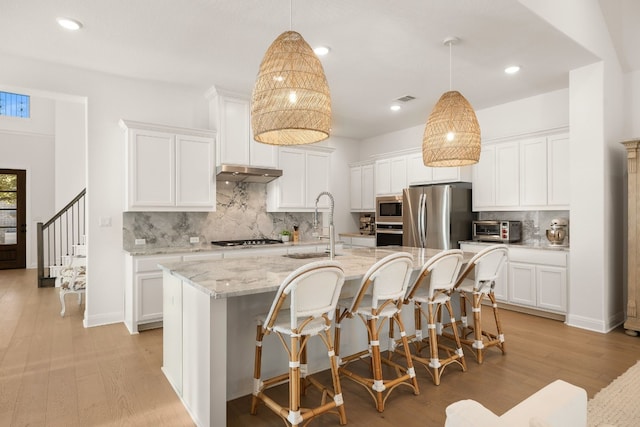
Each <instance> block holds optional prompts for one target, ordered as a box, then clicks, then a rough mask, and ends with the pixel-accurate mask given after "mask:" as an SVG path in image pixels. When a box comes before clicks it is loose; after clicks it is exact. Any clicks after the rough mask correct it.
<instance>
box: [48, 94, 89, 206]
mask: <svg viewBox="0 0 640 427" xmlns="http://www.w3.org/2000/svg"><path fill="white" fill-rule="evenodd" d="M86 122H87V111H86V104H85V103H84V102H71V101H66V100H56V101H55V141H56V143H55V165H56V172H55V173H56V177H55V187H56V191H55V210H56V212H58V211H59V210H60V209H62V208H63V207H65V206H66V205H67V203H69V202H70V201H71V200H73V198H74V197H75V196H77V195H78V194H79V193H80V191H82V189H83V188H85V186H86V182H87V174H86V169H87V162H86V158H87V152H86V145H87V126H86Z"/></svg>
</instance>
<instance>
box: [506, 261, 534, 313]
mask: <svg viewBox="0 0 640 427" xmlns="http://www.w3.org/2000/svg"><path fill="white" fill-rule="evenodd" d="M509 302H512V303H514V304H522V305H530V306H535V305H536V267H535V266H534V265H531V264H521V263H517V262H509Z"/></svg>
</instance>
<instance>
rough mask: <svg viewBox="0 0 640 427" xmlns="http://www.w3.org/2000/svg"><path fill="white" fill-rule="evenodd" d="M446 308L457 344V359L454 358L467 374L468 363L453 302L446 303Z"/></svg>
mask: <svg viewBox="0 0 640 427" xmlns="http://www.w3.org/2000/svg"><path fill="white" fill-rule="evenodd" d="M445 307H446V308H447V311H448V312H449V319H451V325H452V329H453V337H454V338H453V339H454V342H455V343H456V349H455V352H456V355H457V358H455V356H454V358H455V359H456V360H459V361H460V364H461V365H462V372H466V370H467V362H466V360H465V358H464V352H463V351H462V342H461V341H460V335H459V334H458V328H457V326H456V318H455V314H454V313H453V306H452V305H451V300H449V301H447V302H446V303H445Z"/></svg>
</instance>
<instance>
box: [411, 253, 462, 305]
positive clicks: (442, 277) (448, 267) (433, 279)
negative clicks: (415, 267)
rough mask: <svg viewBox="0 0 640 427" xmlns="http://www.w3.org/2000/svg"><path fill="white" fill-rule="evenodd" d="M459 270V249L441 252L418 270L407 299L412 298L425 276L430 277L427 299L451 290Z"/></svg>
mask: <svg viewBox="0 0 640 427" xmlns="http://www.w3.org/2000/svg"><path fill="white" fill-rule="evenodd" d="M460 268H462V251H461V250H460V249H451V250H448V251H442V252H440V253H439V254H438V255H435V256H433V257H431V258H430V259H429V260H427V262H426V263H425V264H424V265H423V266H422V268H421V269H420V274H418V278H417V279H416V281H415V282H414V283H413V286H412V287H411V289H410V290H409V293H408V295H407V299H411V298H412V297H413V296H414V294H415V293H416V291H417V290H418V288H419V287H420V286H421V285H422V282H423V281H424V280H425V279H426V278H427V276H430V277H429V290H428V295H429V298H433V294H434V292H435V291H441V290H444V291H446V290H450V289H453V287H454V286H455V284H456V281H457V280H458V275H459V274H460Z"/></svg>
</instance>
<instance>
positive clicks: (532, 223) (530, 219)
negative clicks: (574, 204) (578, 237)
mask: <svg viewBox="0 0 640 427" xmlns="http://www.w3.org/2000/svg"><path fill="white" fill-rule="evenodd" d="M554 218H564V219H566V220H567V221H569V211H506V212H501V211H500V212H478V219H485V220H486V219H492V220H507V221H522V241H523V242H524V243H530V244H535V243H540V242H542V243H547V237H546V231H547V230H548V229H549V228H550V225H551V220H552V219H554ZM570 229H571V224H569V227H567V240H566V241H567V242H569V239H570V235H571V233H570Z"/></svg>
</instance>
